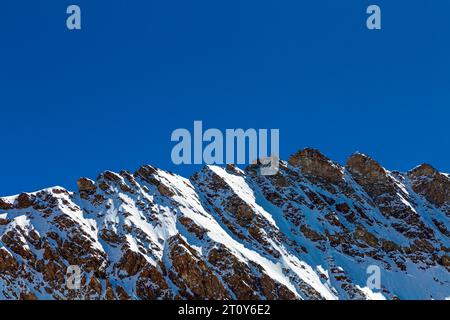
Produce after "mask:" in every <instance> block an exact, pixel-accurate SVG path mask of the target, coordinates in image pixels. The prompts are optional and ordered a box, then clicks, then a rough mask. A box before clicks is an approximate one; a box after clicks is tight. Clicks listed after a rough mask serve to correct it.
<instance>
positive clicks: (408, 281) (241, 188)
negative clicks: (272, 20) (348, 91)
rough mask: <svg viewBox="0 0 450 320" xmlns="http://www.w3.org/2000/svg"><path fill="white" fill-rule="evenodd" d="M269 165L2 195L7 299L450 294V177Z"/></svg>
mask: <svg viewBox="0 0 450 320" xmlns="http://www.w3.org/2000/svg"><path fill="white" fill-rule="evenodd" d="M259 169H260V168H259V167H258V166H257V165H252V166H249V167H248V168H246V169H245V170H241V169H238V168H236V167H233V166H230V165H229V166H227V167H226V168H222V167H217V166H207V167H205V168H204V169H203V170H201V171H200V172H198V173H196V174H195V175H194V176H193V177H191V178H190V179H186V178H183V177H181V176H178V175H175V174H172V173H170V172H165V171H163V170H160V169H157V168H154V167H152V166H143V167H141V168H139V169H138V170H137V171H136V172H134V173H130V172H127V171H122V172H120V173H114V172H110V171H105V172H103V173H102V174H100V175H99V176H98V177H97V179H96V180H95V181H93V180H90V179H88V178H81V179H79V180H78V191H77V192H70V191H68V190H65V189H64V188H61V187H53V188H49V189H45V190H41V191H38V192H34V193H23V194H20V195H17V196H12V197H4V198H0V299H378V298H380V299H381V298H385V299H413V298H414V299H445V298H448V297H450V241H449V237H450V222H449V216H450V176H449V175H448V174H444V173H440V172H438V171H437V170H436V169H434V168H433V167H431V166H430V165H426V164H424V165H421V166H418V167H416V168H414V169H412V170H411V171H409V172H406V173H400V172H395V171H389V170H386V169H385V168H383V167H382V166H381V165H380V164H378V163H377V162H376V161H375V160H373V159H371V158H370V157H368V156H366V155H364V154H360V153H356V154H353V155H352V156H351V157H350V158H349V159H348V161H347V164H346V165H345V166H341V165H339V164H337V163H335V162H333V161H332V160H330V159H328V158H327V157H325V156H324V155H323V154H321V153H320V152H319V151H317V150H314V149H305V150H302V151H299V152H298V153H296V154H294V155H293V156H292V157H291V158H290V159H289V160H288V161H287V162H285V161H280V171H279V172H278V174H276V175H273V176H261V175H259V173H258V171H259ZM69 266H76V267H78V268H79V270H80V271H81V273H80V286H79V288H78V287H77V288H71V287H70V286H67V283H68V277H70V276H71V274H68V268H69ZM369 266H376V267H378V268H380V271H381V274H380V283H381V287H380V288H373V287H370V286H368V284H367V279H368V277H369V276H370V273H367V271H368V267H369ZM72 268H73V267H72ZM70 270H72V269H70Z"/></svg>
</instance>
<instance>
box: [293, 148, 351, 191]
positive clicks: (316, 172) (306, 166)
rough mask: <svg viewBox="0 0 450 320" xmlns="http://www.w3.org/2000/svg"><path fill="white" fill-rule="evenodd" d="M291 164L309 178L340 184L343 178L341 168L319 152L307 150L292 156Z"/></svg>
mask: <svg viewBox="0 0 450 320" xmlns="http://www.w3.org/2000/svg"><path fill="white" fill-rule="evenodd" d="M288 162H289V164H290V165H291V166H293V167H297V168H299V169H300V171H301V172H302V173H303V174H304V175H305V176H306V177H307V178H312V179H317V178H319V179H323V180H325V181H329V182H331V183H339V182H340V181H341V180H342V178H343V171H342V169H341V167H340V166H339V165H338V164H336V163H334V162H333V161H332V160H330V159H329V158H327V157H326V156H324V155H323V154H322V153H321V152H320V151H319V150H317V149H312V148H305V149H303V150H300V151H298V152H297V153H295V154H294V155H292V156H291V157H290V158H289V160H288Z"/></svg>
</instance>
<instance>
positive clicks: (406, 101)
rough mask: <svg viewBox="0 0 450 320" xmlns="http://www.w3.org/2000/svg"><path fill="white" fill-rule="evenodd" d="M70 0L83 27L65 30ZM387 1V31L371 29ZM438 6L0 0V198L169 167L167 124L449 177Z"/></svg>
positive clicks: (442, 19)
mask: <svg viewBox="0 0 450 320" xmlns="http://www.w3.org/2000/svg"><path fill="white" fill-rule="evenodd" d="M69 4H78V5H79V6H80V7H81V10H82V30H81V31H75V32H73V31H68V30H67V29H66V26H65V20H66V13H65V11H66V7H67V6H68V5H69ZM369 4H378V5H379V6H380V7H381V9H382V28H383V29H382V30H381V31H369V30H367V29H366V27H365V20H366V17H367V15H366V13H365V11H366V8H367V6H368V5H369ZM448 12H450V3H449V2H447V1H425V0H421V1H414V0H409V1H406V0H396V1H380V0H376V1H362V0H349V1H334V0H328V1H325V0H314V1H265V0H258V1H254V0H246V1H236V0H228V1H211V0H194V1H181V0H169V1H148V0H145V1H144V0H140V1H138V0H131V1H99V0H96V1H86V0H72V1H70V2H69V1H48V0H43V1H21V0H19V1H17V0H14V1H13V0H4V1H2V3H1V5H0V35H1V42H0V121H1V138H0V150H1V151H0V152H1V154H0V195H10V194H15V193H19V192H21V191H34V190H37V189H40V188H44V187H48V186H53V185H62V186H64V187H67V188H70V189H74V188H75V185H76V180H77V178H78V177H80V176H88V177H91V178H95V177H96V176H97V175H98V173H99V172H101V171H103V170H106V169H110V170H116V171H119V170H122V169H129V170H134V169H136V168H137V167H139V166H140V165H141V164H144V163H150V164H153V165H156V166H158V167H161V168H163V169H168V170H172V171H175V172H178V173H181V174H184V175H189V174H190V173H192V172H193V170H195V169H196V168H194V167H192V166H181V167H180V166H178V167H177V166H175V165H173V164H172V163H171V159H170V151H171V148H172V147H173V145H174V144H173V143H171V142H170V134H171V132H172V131H173V130H174V129H176V128H180V127H182V128H192V126H193V121H194V120H202V121H203V125H204V127H206V128H210V127H214V128H219V129H226V128H240V127H241V128H279V129H280V138H281V140H280V144H281V146H280V147H281V155H282V157H284V158H287V157H288V156H289V155H290V154H292V153H294V152H295V151H296V150H298V149H300V148H304V147H315V148H319V149H320V150H322V151H323V152H324V153H325V154H326V155H327V156H329V157H331V158H333V159H335V160H336V161H338V162H340V163H344V162H345V159H346V158H347V157H348V156H349V155H350V154H351V153H352V152H354V151H361V152H365V153H367V154H369V155H371V156H372V157H374V158H375V159H376V160H378V161H379V162H380V163H381V164H382V165H384V166H385V167H387V168H389V169H397V170H402V171H405V170H409V169H410V168H412V167H414V166H416V165H418V164H420V163H422V162H428V163H431V164H432V165H434V166H435V167H436V168H438V169H439V170H441V171H445V172H450V162H449V158H450V157H449V155H450V132H449V131H450V130H449V129H448V128H449V121H450V90H449V88H450V76H449V75H450V42H449V40H448V39H449V32H450V24H449V22H448Z"/></svg>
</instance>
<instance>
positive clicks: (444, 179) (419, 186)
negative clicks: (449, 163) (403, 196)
mask: <svg viewBox="0 0 450 320" xmlns="http://www.w3.org/2000/svg"><path fill="white" fill-rule="evenodd" d="M408 177H409V178H410V179H411V184H412V188H413V190H414V192H416V193H418V194H420V195H422V196H424V197H425V198H426V199H427V200H428V201H429V202H431V203H433V204H435V205H436V206H438V207H443V206H444V205H447V206H449V207H450V178H449V177H448V176H445V175H443V174H441V173H439V172H438V171H437V170H436V169H434V168H433V167H432V166H430V165H428V164H422V165H420V166H418V167H416V168H414V169H413V170H411V171H409V172H408ZM447 214H450V211H447Z"/></svg>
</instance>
